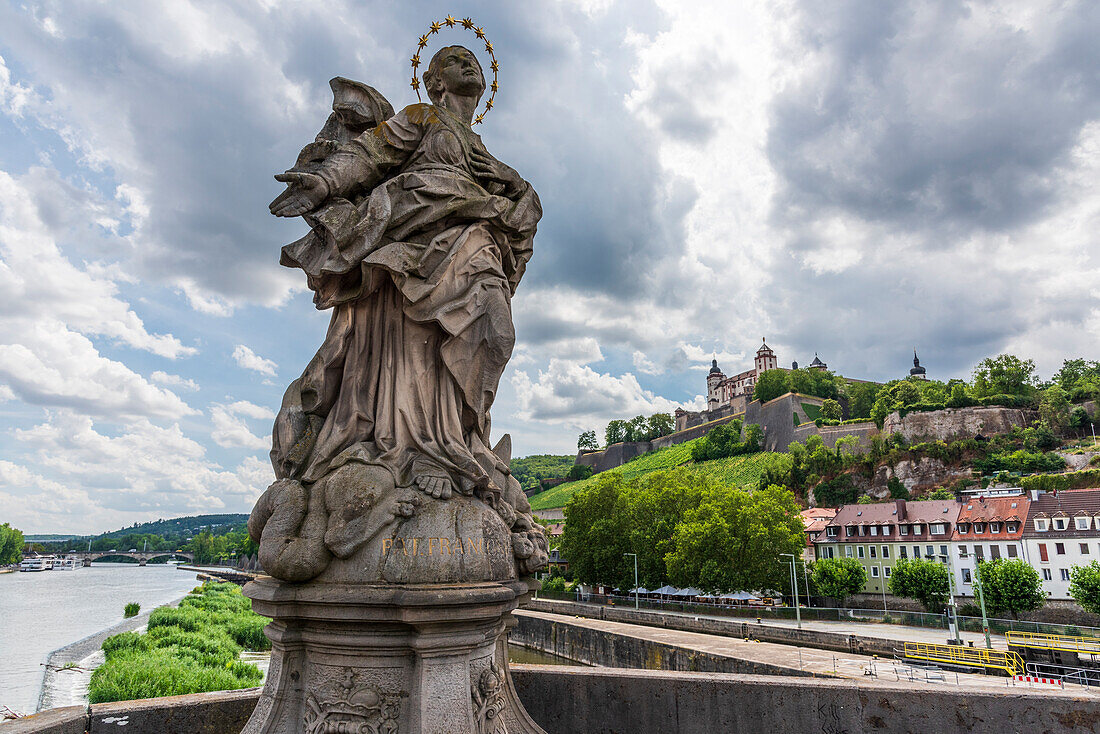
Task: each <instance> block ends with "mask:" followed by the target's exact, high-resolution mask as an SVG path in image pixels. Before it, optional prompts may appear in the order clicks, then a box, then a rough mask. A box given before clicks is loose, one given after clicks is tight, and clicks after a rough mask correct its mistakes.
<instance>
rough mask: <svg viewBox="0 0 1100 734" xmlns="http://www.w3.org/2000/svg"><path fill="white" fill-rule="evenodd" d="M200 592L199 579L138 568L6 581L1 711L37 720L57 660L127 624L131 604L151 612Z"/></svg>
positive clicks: (0, 591) (168, 569) (172, 570)
mask: <svg viewBox="0 0 1100 734" xmlns="http://www.w3.org/2000/svg"><path fill="white" fill-rule="evenodd" d="M196 584H197V581H196V580H195V573H194V572H193V571H190V572H189V571H180V570H178V569H177V568H176V567H175V566H165V565H152V566H139V565H137V564H136V563H98V564H95V565H93V566H90V567H89V568H78V569H76V570H75V571H40V572H37V573H8V574H0V661H2V663H0V706H7V707H8V708H10V709H12V710H13V711H18V712H21V713H32V712H33V711H34V710H35V708H36V706H37V704H38V694H39V688H40V687H41V685H42V673H43V665H42V664H43V663H44V662H45V661H46V657H47V656H48V655H49V654H50V653H51V652H53V651H54V650H56V649H57V648H59V647H63V646H65V645H68V644H70V643H73V642H76V641H77V640H80V639H83V638H85V637H87V636H89V635H93V634H95V633H97V632H99V631H101V630H103V629H106V628H107V627H110V626H112V625H114V624H117V623H118V622H121V621H122V608H123V607H124V606H125V605H126V603H127V602H131V601H136V602H137V603H139V604H141V609H142V611H148V610H151V609H153V608H154V607H156V606H159V605H161V604H167V603H169V602H172V601H175V600H177V599H179V598H180V597H182V596H183V595H184V594H186V593H187V592H188V591H190V590H191V589H193V588H194V587H195V585H196Z"/></svg>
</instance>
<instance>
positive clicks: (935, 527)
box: [928, 522, 947, 535]
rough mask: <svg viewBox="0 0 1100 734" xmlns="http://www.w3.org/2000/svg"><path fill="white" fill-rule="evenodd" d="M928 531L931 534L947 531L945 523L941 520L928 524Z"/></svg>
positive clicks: (941, 533) (940, 533)
mask: <svg viewBox="0 0 1100 734" xmlns="http://www.w3.org/2000/svg"><path fill="white" fill-rule="evenodd" d="M928 532H930V533H931V534H932V535H943V534H944V533H946V532H947V524H946V523H942V522H934V523H932V524H931V525H929V526H928Z"/></svg>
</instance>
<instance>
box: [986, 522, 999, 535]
mask: <svg viewBox="0 0 1100 734" xmlns="http://www.w3.org/2000/svg"><path fill="white" fill-rule="evenodd" d="M989 532H991V533H999V532H1001V524H1000V523H999V522H991V523H989Z"/></svg>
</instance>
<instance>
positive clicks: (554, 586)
mask: <svg viewBox="0 0 1100 734" xmlns="http://www.w3.org/2000/svg"><path fill="white" fill-rule="evenodd" d="M542 590H543V591H549V592H551V593H554V594H564V593H565V579H564V578H562V577H561V576H554V577H553V578H551V579H549V580H548V581H544V582H543V584H542Z"/></svg>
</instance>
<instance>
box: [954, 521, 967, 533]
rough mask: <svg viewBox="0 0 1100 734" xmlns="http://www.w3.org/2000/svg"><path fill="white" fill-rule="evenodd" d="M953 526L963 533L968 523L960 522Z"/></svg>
mask: <svg viewBox="0 0 1100 734" xmlns="http://www.w3.org/2000/svg"><path fill="white" fill-rule="evenodd" d="M955 527H956V528H958V529H959V533H961V534H965V533H966V531H967V530H969V529H970V523H965V522H960V523H959V524H958V525H956V526H955Z"/></svg>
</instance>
